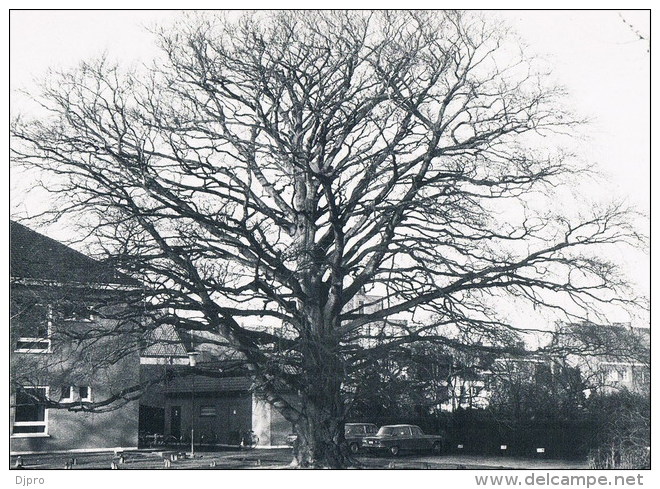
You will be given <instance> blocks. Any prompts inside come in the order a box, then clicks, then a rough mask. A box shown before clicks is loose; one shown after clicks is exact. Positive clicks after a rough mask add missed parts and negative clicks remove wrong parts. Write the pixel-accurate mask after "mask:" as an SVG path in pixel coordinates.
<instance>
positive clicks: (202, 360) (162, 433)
mask: <svg viewBox="0 0 660 489" xmlns="http://www.w3.org/2000/svg"><path fill="white" fill-rule="evenodd" d="M222 343H223V341H222V337H221V336H220V335H219V334H213V333H209V332H195V333H194V334H193V333H192V332H190V333H188V332H186V333H184V332H181V331H177V330H176V328H175V327H174V326H172V325H168V324H163V325H160V326H158V327H157V328H156V329H155V330H154V331H152V332H151V333H150V334H149V335H148V337H147V338H146V341H145V347H144V348H143V350H142V352H141V356H140V364H141V369H140V376H141V382H142V384H143V385H150V387H149V388H148V389H147V390H146V392H145V394H144V395H143V396H142V398H141V399H140V418H139V419H140V426H139V428H140V445H141V446H144V447H148V446H153V445H157V444H161V443H164V444H167V445H178V446H183V447H186V448H188V447H191V445H192V444H194V446H195V447H209V446H240V445H241V444H245V443H247V440H248V437H249V436H250V434H252V435H253V436H254V442H256V444H257V445H258V446H284V445H286V437H287V435H288V434H289V433H291V432H292V426H291V423H289V422H288V421H287V420H286V419H284V417H283V416H282V415H281V414H280V413H279V412H278V411H277V410H275V409H274V408H272V406H270V405H269V404H268V403H267V402H265V401H264V400H263V399H262V398H261V397H260V396H259V392H258V391H256V390H255V389H254V388H253V382H252V380H251V379H250V378H249V377H248V376H246V375H245V372H244V371H243V370H242V365H243V362H242V360H241V359H240V358H238V357H237V356H236V353H235V352H233V351H232V350H230V349H229V348H226V347H224V346H222ZM191 362H192V363H191Z"/></svg>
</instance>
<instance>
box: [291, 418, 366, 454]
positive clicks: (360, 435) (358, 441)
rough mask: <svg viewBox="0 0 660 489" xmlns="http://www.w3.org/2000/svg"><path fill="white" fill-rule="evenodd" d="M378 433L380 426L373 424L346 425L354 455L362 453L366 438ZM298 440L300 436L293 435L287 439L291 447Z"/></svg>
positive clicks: (345, 428)
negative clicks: (363, 441) (363, 442)
mask: <svg viewBox="0 0 660 489" xmlns="http://www.w3.org/2000/svg"><path fill="white" fill-rule="evenodd" d="M376 433H378V426H376V425H375V424H373V423H346V424H345V425H344V439H345V440H346V443H348V448H349V449H350V450H351V452H353V453H357V452H359V451H360V448H361V446H362V440H363V439H364V437H365V436H370V435H375V434H376ZM297 439H298V435H296V434H295V433H291V434H289V435H288V436H287V437H286V442H287V444H288V445H289V446H293V445H294V444H295V443H296V440H297Z"/></svg>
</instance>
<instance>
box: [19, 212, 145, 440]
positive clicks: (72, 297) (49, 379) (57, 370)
mask: <svg viewBox="0 0 660 489" xmlns="http://www.w3.org/2000/svg"><path fill="white" fill-rule="evenodd" d="M138 291H139V283H138V282H137V281H135V280H133V279H132V278H130V277H128V276H126V275H124V274H121V273H120V272H118V271H117V270H115V269H113V268H112V267H110V266H108V265H106V264H104V263H101V262H99V261H97V260H94V259H92V258H90V257H88V256H85V255H84V254H82V253H80V252H78V251H76V250H74V249H72V248H70V247H68V246H66V245H64V244H62V243H59V242H57V241H55V240H53V239H51V238H48V237H47V236H44V235H42V234H40V233H37V232H35V231H33V230H31V229H29V228H28V227H26V226H24V225H22V224H20V223H17V222H13V221H12V222H10V345H11V346H10V348H11V354H10V378H11V386H10V430H11V431H10V450H11V451H12V452H15V453H26V452H44V451H59V450H85V449H111V448H116V447H135V446H137V424H138V404H137V402H135V399H134V397H133V396H134V392H132V391H130V389H127V387H128V386H131V385H136V384H137V382H138V380H139V379H138V369H139V349H138V346H139V337H138V336H136V335H134V336H131V334H126V335H117V334H113V333H112V332H116V331H117V329H118V328H121V327H123V326H127V325H128V323H127V321H133V320H134V315H133V314H132V313H131V314H129V312H131V311H132V310H131V308H132V307H133V306H134V304H135V300H136V299H135V297H136V292H138ZM137 295H138V296H139V294H137ZM125 329H126V330H130V329H131V328H125ZM133 329H135V328H133Z"/></svg>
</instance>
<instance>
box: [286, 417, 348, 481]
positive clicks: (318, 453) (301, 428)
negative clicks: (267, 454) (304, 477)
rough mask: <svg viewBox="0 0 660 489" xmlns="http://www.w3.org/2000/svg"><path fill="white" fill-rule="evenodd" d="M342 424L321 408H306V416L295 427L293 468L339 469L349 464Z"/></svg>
mask: <svg viewBox="0 0 660 489" xmlns="http://www.w3.org/2000/svg"><path fill="white" fill-rule="evenodd" d="M343 427H344V421H343V419H342V418H339V417H337V416H333V415H332V413H330V412H328V411H327V410H326V409H324V408H323V407H317V406H314V405H311V404H308V405H306V406H305V414H304V416H303V417H302V418H301V419H300V420H299V422H298V423H296V424H295V430H296V433H297V435H298V438H297V439H296V443H295V444H294V449H293V462H292V465H293V466H296V467H301V468H341V467H346V466H347V465H350V464H351V463H352V459H351V457H350V455H349V454H348V451H347V450H346V447H345V443H344V433H343Z"/></svg>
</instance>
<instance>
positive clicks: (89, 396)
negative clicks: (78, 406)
mask: <svg viewBox="0 0 660 489" xmlns="http://www.w3.org/2000/svg"><path fill="white" fill-rule="evenodd" d="M82 389H87V395H86V396H85V397H83V395H82V392H81V390H82ZM78 397H79V398H80V401H81V402H92V386H91V385H79V386H78Z"/></svg>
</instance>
